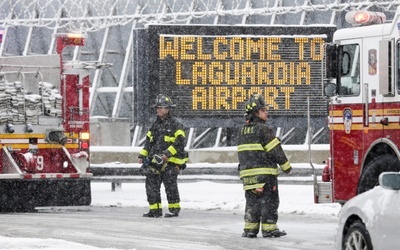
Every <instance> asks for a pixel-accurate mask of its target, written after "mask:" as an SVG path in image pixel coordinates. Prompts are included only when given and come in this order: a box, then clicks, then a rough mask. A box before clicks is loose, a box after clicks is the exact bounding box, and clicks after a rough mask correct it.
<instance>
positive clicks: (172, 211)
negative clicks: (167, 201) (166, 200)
mask: <svg viewBox="0 0 400 250" xmlns="http://www.w3.org/2000/svg"><path fill="white" fill-rule="evenodd" d="M179 211H181V209H180V208H170V209H169V213H165V214H164V217H166V218H169V217H178V216H179Z"/></svg>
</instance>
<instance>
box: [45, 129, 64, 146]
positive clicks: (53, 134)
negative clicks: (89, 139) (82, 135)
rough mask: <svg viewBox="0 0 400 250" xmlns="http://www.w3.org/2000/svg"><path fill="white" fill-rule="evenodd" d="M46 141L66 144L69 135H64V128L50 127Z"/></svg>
mask: <svg viewBox="0 0 400 250" xmlns="http://www.w3.org/2000/svg"><path fill="white" fill-rule="evenodd" d="M45 141H47V142H49V143H55V144H61V145H64V144H65V143H66V142H67V137H66V136H65V135H64V130H61V129H48V130H47V131H46V138H45Z"/></svg>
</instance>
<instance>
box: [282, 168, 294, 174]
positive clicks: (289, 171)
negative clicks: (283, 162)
mask: <svg viewBox="0 0 400 250" xmlns="http://www.w3.org/2000/svg"><path fill="white" fill-rule="evenodd" d="M283 172H284V173H285V174H287V175H291V174H292V167H290V168H289V169H288V170H286V171H283Z"/></svg>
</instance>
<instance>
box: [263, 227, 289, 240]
mask: <svg viewBox="0 0 400 250" xmlns="http://www.w3.org/2000/svg"><path fill="white" fill-rule="evenodd" d="M285 235H287V233H286V232H285V230H282V231H281V230H279V229H275V230H270V231H263V232H262V236H263V237H264V238H278V237H281V236H285Z"/></svg>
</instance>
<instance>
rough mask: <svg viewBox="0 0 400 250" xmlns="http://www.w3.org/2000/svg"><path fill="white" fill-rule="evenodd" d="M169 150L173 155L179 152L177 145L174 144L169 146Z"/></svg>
mask: <svg viewBox="0 0 400 250" xmlns="http://www.w3.org/2000/svg"><path fill="white" fill-rule="evenodd" d="M167 150H168V151H169V152H170V153H171V155H175V154H176V153H177V151H176V149H175V147H174V146H172V145H171V146H169V147H168V148H167Z"/></svg>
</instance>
